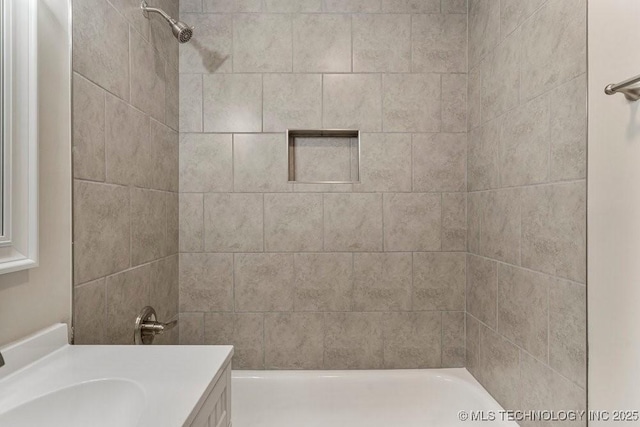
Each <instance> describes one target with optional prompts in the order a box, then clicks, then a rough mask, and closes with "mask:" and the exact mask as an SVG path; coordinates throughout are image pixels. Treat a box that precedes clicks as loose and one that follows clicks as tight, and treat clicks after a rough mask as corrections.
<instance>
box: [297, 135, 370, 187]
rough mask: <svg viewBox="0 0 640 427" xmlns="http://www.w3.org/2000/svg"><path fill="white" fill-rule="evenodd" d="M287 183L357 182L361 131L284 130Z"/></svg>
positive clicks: (358, 178) (358, 179)
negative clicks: (287, 159) (287, 160)
mask: <svg viewBox="0 0 640 427" xmlns="http://www.w3.org/2000/svg"><path fill="white" fill-rule="evenodd" d="M287 144H288V147H287V149H288V158H289V182H294V183H304V184H354V183H359V182H360V131H358V130H333V129H332V130H308V129H307V130H291V129H289V130H287Z"/></svg>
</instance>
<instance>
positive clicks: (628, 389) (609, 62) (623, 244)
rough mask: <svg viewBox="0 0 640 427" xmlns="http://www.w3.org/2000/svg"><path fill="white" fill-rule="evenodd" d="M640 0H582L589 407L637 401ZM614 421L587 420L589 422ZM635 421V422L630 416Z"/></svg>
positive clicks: (630, 404) (636, 404)
mask: <svg viewBox="0 0 640 427" xmlns="http://www.w3.org/2000/svg"><path fill="white" fill-rule="evenodd" d="M637 74H640V1H638V0H590V1H589V98H590V99H589V181H588V182H589V192H588V195H589V201H588V206H589V207H588V215H589V221H588V239H589V244H588V251H589V255H588V263H589V266H588V282H589V284H588V310H589V312H588V316H589V322H588V329H589V385H588V393H589V408H590V409H591V410H598V409H599V410H614V409H636V410H638V409H640V404H639V402H640V385H639V384H640V111H639V110H640V102H635V103H631V102H628V101H627V100H626V99H625V98H624V96H623V95H615V96H607V95H605V94H604V92H603V90H604V87H605V86H606V85H607V84H608V83H615V82H618V81H621V80H625V79H627V78H629V77H631V76H635V75H637ZM617 424H619V423H612V422H609V423H605V422H592V423H591V424H590V426H601V425H617ZM634 425H638V424H634Z"/></svg>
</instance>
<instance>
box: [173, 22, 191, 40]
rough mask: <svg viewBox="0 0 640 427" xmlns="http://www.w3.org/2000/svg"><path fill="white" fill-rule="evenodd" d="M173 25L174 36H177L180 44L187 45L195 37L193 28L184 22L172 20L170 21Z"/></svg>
mask: <svg viewBox="0 0 640 427" xmlns="http://www.w3.org/2000/svg"><path fill="white" fill-rule="evenodd" d="M169 24H171V31H173V35H174V36H176V38H177V39H178V41H179V42H180V43H187V42H188V41H189V40H191V37H192V36H193V28H192V27H190V26H188V25H187V24H185V23H184V22H180V21H176V20H171V21H169Z"/></svg>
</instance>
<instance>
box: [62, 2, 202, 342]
mask: <svg viewBox="0 0 640 427" xmlns="http://www.w3.org/2000/svg"><path fill="white" fill-rule="evenodd" d="M158 6H160V7H163V8H164V9H165V10H167V11H168V12H169V13H170V14H171V15H174V16H176V15H178V13H179V10H178V1H177V0H158ZM73 70H74V75H73V91H74V95H73V114H74V118H73V171H74V174H73V176H74V203H73V205H74V206H73V207H74V215H73V221H74V227H73V234H74V238H73V241H74V251H73V253H74V262H73V264H74V284H75V292H74V329H75V342H76V343H78V344H105V343H106V344H131V343H133V325H134V322H135V318H136V316H137V314H138V312H139V311H140V310H141V309H142V308H143V307H144V306H146V305H152V306H154V307H155V308H156V310H157V311H158V316H159V317H160V320H169V319H172V318H174V317H176V316H177V314H178V274H179V271H178V233H179V223H178V213H179V205H178V201H179V198H178V189H179V188H178V172H179V165H178V154H179V150H178V121H179V116H178V107H179V99H178V43H177V41H176V40H175V39H174V38H173V36H172V34H171V31H170V29H169V27H168V26H167V25H166V23H165V22H164V21H161V20H159V19H157V18H156V17H153V16H152V18H151V19H146V18H144V17H143V15H142V12H141V11H140V2H139V1H138V0H111V1H107V0H76V1H74V2H73ZM198 149H200V147H197V146H195V144H194V150H196V151H197V150H198ZM195 167H197V166H195ZM187 173H188V172H187ZM186 182H187V184H188V183H189V180H188V179H187V180H186ZM156 342H158V343H177V342H178V331H177V329H176V330H173V331H172V332H171V333H170V334H168V335H165V336H163V337H161V338H160V339H158V340H157V341H156Z"/></svg>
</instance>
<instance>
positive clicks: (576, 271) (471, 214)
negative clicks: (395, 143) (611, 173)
mask: <svg viewBox="0 0 640 427" xmlns="http://www.w3.org/2000/svg"><path fill="white" fill-rule="evenodd" d="M469 42H470V44H469V70H470V72H469V95H468V96H469V158H468V169H467V178H468V181H467V184H468V190H469V193H468V195H467V202H468V204H467V210H468V248H469V255H468V258H467V293H466V303H467V316H466V347H467V360H466V366H467V368H468V369H469V371H470V372H471V373H472V374H473V375H474V376H475V377H476V378H477V379H478V380H479V381H480V382H481V383H482V384H483V385H484V386H485V388H487V389H488V390H489V392H491V394H492V395H493V396H494V397H495V398H496V399H497V400H498V401H499V402H500V403H501V404H502V405H503V406H504V407H505V408H508V409H514V408H520V409H524V410H528V409H549V410H553V409H555V410H575V409H584V408H585V404H586V403H585V402H586V392H585V390H586V373H587V371H586V345H585V340H586V325H587V322H586V298H585V297H586V288H585V284H586V167H587V163H586V114H587V113H586V93H587V89H586V1H585V0H548V1H544V0H527V1H521V0H506V1H505V0H502V1H497V0H471V1H470V3H469ZM575 424H577V425H586V424H585V423H584V422H583V423H580V422H578V423H575ZM522 425H538V424H533V423H531V424H527V423H522ZM539 425H543V424H539ZM544 425H547V424H544Z"/></svg>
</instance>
